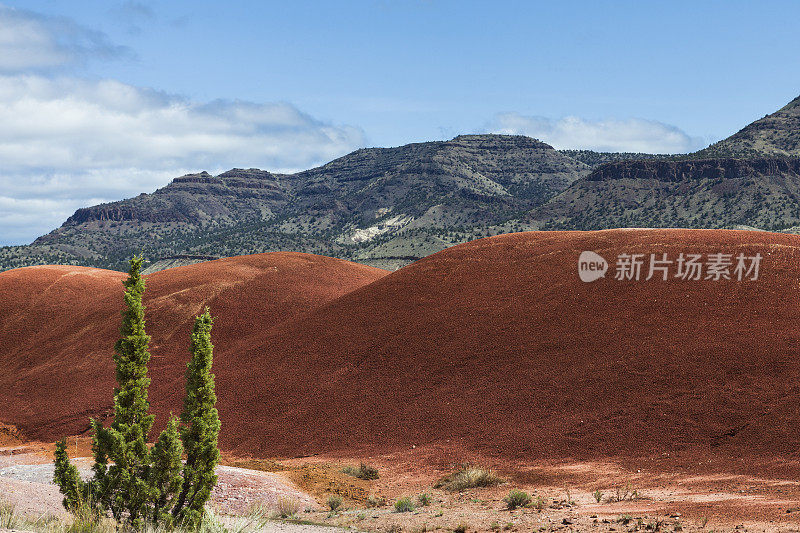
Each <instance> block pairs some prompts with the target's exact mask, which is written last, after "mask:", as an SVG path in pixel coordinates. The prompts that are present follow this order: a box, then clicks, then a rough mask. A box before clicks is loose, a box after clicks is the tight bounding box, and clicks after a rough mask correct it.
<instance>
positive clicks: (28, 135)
mask: <svg viewBox="0 0 800 533" xmlns="http://www.w3.org/2000/svg"><path fill="white" fill-rule="evenodd" d="M0 124H2V125H3V127H2V128H0V169H2V170H0V208H2V214H0V228H2V237H0V242H5V243H9V242H25V241H29V240H31V239H33V238H34V237H36V236H38V235H40V234H42V233H45V232H47V231H49V230H50V229H52V228H53V227H56V226H58V225H59V224H60V223H61V222H62V221H63V220H64V219H65V218H66V217H67V216H69V215H70V214H71V213H72V211H74V209H76V208H77V207H80V206H83V205H91V203H97V201H98V200H101V201H108V200H113V199H119V198H124V197H129V196H133V195H136V194H138V193H140V192H144V191H151V190H153V189H155V188H156V187H159V186H162V185H164V184H166V183H167V182H168V181H169V179H170V178H171V177H175V176H176V175H179V174H180V173H183V172H188V171H198V170H201V169H206V170H209V171H211V172H218V171H221V170H227V169H229V168H232V167H235V166H239V167H242V166H244V167H259V168H264V169H269V170H273V171H291V170H298V169H303V168H308V167H309V166H313V165H314V164H317V163H321V162H326V161H329V160H330V159H333V158H335V157H338V156H340V155H342V154H344V153H347V152H349V151H351V150H353V149H355V148H357V147H359V146H362V145H363V144H364V136H363V133H362V131H361V130H360V129H357V128H353V127H347V126H332V125H329V124H325V123H323V122H321V121H319V120H316V119H314V118H313V117H311V116H309V115H307V114H304V113H302V112H300V111H299V110H298V109H297V108H295V107H294V106H292V105H290V104H287V103H271V104H257V103H252V102H242V101H223V100H219V101H213V102H193V101H190V100H187V99H184V98H181V97H179V96H174V95H168V94H164V93H160V92H157V91H153V90H150V89H143V88H140V87H134V86H131V85H127V84H124V83H120V82H117V81H113V80H101V81H87V80H80V79H75V78H56V79H51V78H46V77H43V76H38V75H15V76H0ZM47 202H50V204H48V207H47V209H41V210H40V211H39V213H40V216H41V218H40V219H39V220H36V219H35V217H34V216H33V215H32V214H33V213H35V212H37V210H38V208H39V207H42V206H44V205H45V203H47ZM54 202H57V205H51V204H52V203H54ZM61 206H63V207H61ZM14 213H16V214H17V216H15V215H14Z"/></svg>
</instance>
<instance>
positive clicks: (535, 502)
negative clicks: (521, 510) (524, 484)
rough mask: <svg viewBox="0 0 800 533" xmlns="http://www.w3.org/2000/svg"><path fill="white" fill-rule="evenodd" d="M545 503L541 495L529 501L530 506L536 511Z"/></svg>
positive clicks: (542, 507)
mask: <svg viewBox="0 0 800 533" xmlns="http://www.w3.org/2000/svg"><path fill="white" fill-rule="evenodd" d="M546 505H547V500H545V499H544V498H542V497H541V496H536V497H535V498H534V499H533V501H532V502H531V507H533V508H534V509H536V510H537V511H541V510H542V509H544V508H545V506H546Z"/></svg>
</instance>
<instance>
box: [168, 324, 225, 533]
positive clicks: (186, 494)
mask: <svg viewBox="0 0 800 533" xmlns="http://www.w3.org/2000/svg"><path fill="white" fill-rule="evenodd" d="M213 322H214V320H213V319H212V318H211V313H210V312H209V310H208V308H206V309H205V312H204V313H203V314H202V315H200V316H198V317H195V321H194V330H193V331H192V345H191V350H192V359H191V360H190V361H189V364H188V366H187V370H186V398H185V400H184V406H183V412H182V413H181V422H183V423H184V424H185V426H184V427H183V428H182V429H181V440H182V441H183V448H184V450H186V466H185V467H184V470H183V487H182V488H181V492H180V494H179V496H178V501H177V503H176V505H175V508H174V510H173V515H174V516H175V517H176V518H178V519H179V520H180V522H181V523H183V524H185V525H187V526H189V527H193V526H196V525H197V523H198V522H199V519H200V516H201V515H202V511H203V506H204V505H205V503H206V501H207V500H208V497H209V496H210V495H211V489H213V488H214V485H216V483H217V476H216V474H215V473H214V469H215V467H216V466H217V461H218V460H219V449H218V448H217V436H218V435H219V429H220V422H219V416H218V414H217V410H216V408H215V407H214V405H215V404H216V402H217V396H216V394H215V393H214V374H212V373H211V364H212V362H213V358H214V345H213V344H211V325H212V324H213Z"/></svg>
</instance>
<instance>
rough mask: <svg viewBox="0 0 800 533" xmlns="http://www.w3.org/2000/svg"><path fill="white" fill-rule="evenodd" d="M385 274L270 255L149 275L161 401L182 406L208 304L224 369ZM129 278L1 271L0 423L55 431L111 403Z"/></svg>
mask: <svg viewBox="0 0 800 533" xmlns="http://www.w3.org/2000/svg"><path fill="white" fill-rule="evenodd" d="M386 274H388V272H386V271H384V270H380V269H375V268H371V267H367V266H364V265H359V264H356V263H350V262H347V261H342V260H339V259H333V258H328V257H321V256H315V255H310V254H301V253H267V254H258V255H251V256H242V257H233V258H228V259H220V260H217V261H211V262H207V263H199V264H196V265H190V266H185V267H179V268H174V269H170V270H165V271H161V272H156V273H154V274H151V275H148V276H146V277H145V279H146V281H147V290H146V294H145V306H146V307H147V311H146V312H147V332H148V334H149V335H151V337H152V340H151V343H150V352H151V353H152V359H151V362H150V377H151V378H152V385H151V388H150V398H151V400H153V401H154V403H156V404H162V405H163V404H164V403H165V402H167V403H169V407H168V408H166V409H168V410H169V409H171V410H173V411H175V412H176V413H178V412H180V406H181V401H182V398H183V387H184V373H185V371H186V362H187V361H188V357H189V352H188V347H189V336H190V334H191V328H192V324H193V316H194V315H195V314H197V313H199V312H201V311H202V309H203V307H204V306H205V305H208V306H210V307H211V308H212V310H213V313H214V315H215V317H216V318H217V319H218V320H217V322H216V324H215V326H214V332H213V335H214V343H215V344H216V345H217V347H216V350H215V361H214V367H215V371H218V370H221V369H224V368H225V367H226V366H231V365H232V366H234V367H237V365H239V364H240V363H239V362H238V361H237V358H238V357H239V354H241V353H243V351H242V346H248V347H249V346H255V345H258V344H259V343H260V342H263V339H264V336H265V334H266V332H267V330H269V329H270V328H272V327H274V326H275V325H276V324H279V323H281V322H282V321H285V320H292V319H294V318H296V317H297V316H298V315H300V314H302V313H305V312H308V311H309V310H310V309H313V308H315V307H317V306H319V305H322V304H324V303H326V302H329V301H331V300H333V299H335V298H337V297H338V296H341V295H342V294H345V293H347V292H350V291H352V290H353V289H355V288H357V287H360V286H362V285H365V284H367V283H370V282H372V281H375V280H376V279H379V278H380V277H382V276H384V275H386ZM125 277H126V275H124V274H122V273H119V272H111V271H107V270H100V269H93V268H83V267H71V266H44V267H28V268H20V269H15V270H10V271H6V272H3V273H0V366H1V367H2V368H3V372H2V373H0V405H2V408H0V422H6V423H10V424H13V425H14V426H16V427H18V428H19V429H20V430H21V431H22V432H23V434H24V435H25V436H26V437H28V438H36V439H45V440H55V439H57V438H60V436H63V435H66V434H78V433H82V432H84V431H85V430H87V429H88V426H87V421H88V417H89V416H94V417H99V418H101V419H102V418H104V417H105V415H106V414H107V413H109V412H110V410H111V402H110V398H111V394H112V391H113V387H114V366H113V361H112V359H111V356H112V354H113V344H114V342H115V340H116V338H117V337H118V335H119V333H118V329H119V324H120V320H121V317H120V311H121V310H122V305H123V304H122V292H123V290H124V288H123V287H122V281H123V280H124V279H125ZM231 385H235V384H231ZM228 388H229V389H230V387H228ZM170 402H171V403H170ZM223 402H224V400H223ZM158 414H159V415H163V412H161V413H158Z"/></svg>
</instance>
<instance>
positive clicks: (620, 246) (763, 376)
mask: <svg viewBox="0 0 800 533" xmlns="http://www.w3.org/2000/svg"><path fill="white" fill-rule="evenodd" d="M583 250H593V251H596V252H597V253H599V254H600V255H602V256H604V257H606V259H608V260H609V261H610V262H611V263H612V265H611V267H610V268H611V269H612V271H611V272H609V273H608V274H607V276H606V278H605V279H601V280H599V281H596V282H594V283H583V282H581V281H580V280H579V278H578V276H577V258H578V255H579V254H580V252H581V251H583ZM740 251H743V252H745V253H746V254H747V255H754V254H755V253H756V252H760V253H761V254H762V255H763V256H764V260H763V262H762V266H761V276H760V279H759V280H758V281H742V282H737V281H735V280H731V281H718V282H714V281H681V280H675V279H670V280H669V281H661V280H651V281H639V282H632V281H631V282H619V281H614V280H613V268H614V266H613V262H614V260H615V259H616V256H617V254H619V253H623V252H625V253H644V254H648V256H649V254H650V253H657V254H661V253H664V252H667V253H669V255H670V256H671V257H672V258H673V259H674V258H675V257H676V256H677V254H678V253H680V252H684V253H704V254H705V253H715V252H723V253H733V254H736V253H739V252H740ZM272 258H278V259H280V260H278V259H275V262H274V263H270V261H272ZM798 259H800V237H797V236H791V235H780V234H771V233H761V232H736V231H688V230H612V231H603V232H586V233H583V232H544V233H522V234H512V235H504V236H500V237H494V238H489V239H483V240H480V241H475V242H472V243H468V244H465V245H461V246H457V247H454V248H451V249H448V250H445V251H443V252H440V253H438V254H435V255H434V256H431V257H429V258H426V259H424V260H421V261H419V262H417V263H415V264H413V265H410V266H408V267H405V268H403V269H401V270H399V271H397V272H395V273H392V274H390V275H387V276H384V274H385V273H384V272H382V271H376V270H374V269H369V268H367V267H362V266H358V265H352V264H348V263H346V262H342V261H336V260H332V259H325V258H319V257H314V256H307V255H302V254H267V255H261V256H252V257H240V258H234V259H230V260H221V261H214V262H211V263H204V264H199V265H192V266H189V267H182V268H178V269H174V270H169V271H164V272H160V273H156V274H153V275H151V276H149V277H148V292H147V301H146V303H147V305H148V320H149V324H150V327H149V329H148V332H149V333H150V335H152V337H153V343H152V345H151V346H152V350H151V351H152V353H153V361H152V364H151V377H152V379H153V384H152V387H151V400H152V403H153V408H154V410H155V411H156V413H157V414H158V415H159V420H160V421H161V422H163V420H164V417H165V416H166V414H167V413H168V412H169V411H170V410H173V411H176V412H177V411H178V410H179V409H180V399H181V397H182V394H183V372H184V368H185V362H186V359H187V357H188V353H187V349H186V348H187V345H188V331H189V329H190V325H191V322H190V321H191V316H192V315H193V314H194V313H197V312H198V311H200V310H201V308H202V306H203V305H206V304H210V305H211V307H212V312H213V313H214V314H215V315H216V316H217V323H216V325H215V329H214V332H213V334H214V343H215V345H216V350H215V361H214V366H215V373H216V376H217V394H218V397H219V404H218V407H219V410H220V416H221V419H222V423H223V429H222V435H221V442H222V445H223V447H224V448H225V449H227V450H230V451H233V452H239V453H252V454H255V455H260V456H273V455H282V456H297V455H307V454H313V453H332V454H343V455H344V454H356V453H372V452H389V451H393V450H397V451H402V450H407V449H409V448H410V447H411V446H412V445H416V446H418V447H424V448H430V447H442V448H445V449H448V450H450V451H451V453H452V455H453V456H454V458H456V457H457V456H458V455H459V454H460V453H462V452H465V453H466V452H470V453H480V454H486V455H497V456H502V457H506V458H527V459H536V458H544V457H547V458H550V459H554V458H567V457H573V458H579V459H580V458H597V457H603V456H628V457H631V456H649V457H656V456H658V457H661V456H662V454H675V453H683V454H686V453H690V452H691V453H690V454H695V453H696V454H698V455H697V457H698V458H702V457H703V455H704V454H705V455H708V454H710V453H714V454H722V455H726V456H729V457H736V456H739V455H747V456H749V457H754V456H761V457H765V458H766V457H776V456H786V455H793V454H795V450H798V449H800V431H796V428H798V427H800V408H798V407H797V406H798V405H800V385H798V384H799V383H800V360H799V359H798V357H797V352H798V346H799V344H800V306H798V298H797V291H798V284H799V283H800V282H799V281H798V280H799V279H800V276H799V275H798V274H800V265H798V264H797V261H798ZM298 263H300V264H298ZM287 264H288V265H287ZM301 267H302V268H301ZM273 268H277V269H278V271H277V272H275V271H273V270H272V269H273ZM645 268H646V265H645ZM68 272H76V274H72V277H73V278H74V277H76V276H78V275H80V276H83V278H81V280H82V283H83V285H81V284H73V285H69V283H70V281H69V278H68V277H67V276H65V275H64V274H66V273H68ZM282 272H286V273H287V277H286V278H284V277H282ZM89 273H91V276H90V275H89ZM56 274H58V275H56ZM645 274H646V272H645ZM92 276H94V278H97V279H94V278H93V277H92ZM122 277H123V276H122V275H120V274H116V273H107V272H99V271H96V270H91V269H75V268H71V267H59V268H56V267H48V268H40V269H21V270H16V271H10V272H6V273H3V274H0V354H2V355H0V357H3V364H4V368H10V369H11V372H8V373H6V372H4V373H3V375H2V376H0V391H2V393H1V394H3V402H4V404H5V403H6V402H8V406H9V407H8V408H6V407H5V405H4V409H3V411H2V414H0V420H2V421H3V422H8V423H12V424H14V425H16V426H18V427H20V428H21V429H22V430H23V432H25V433H26V434H28V435H29V436H34V437H39V438H47V439H52V438H55V437H57V436H59V435H61V434H64V433H70V432H73V433H74V432H79V431H82V430H84V429H85V428H86V417H87V416H88V415H89V414H97V413H99V412H102V411H103V409H105V408H107V407H108V403H107V398H109V397H110V393H111V388H112V386H113V372H112V364H111V361H110V353H111V350H110V346H111V344H113V341H114V339H115V337H116V333H115V329H116V327H117V323H118V314H117V311H118V309H119V308H120V306H121V300H120V290H121V289H120V285H119V281H121V279H122ZM56 278H57V279H58V282H57V283H56V284H55V285H53V286H51V284H52V283H53V282H52V281H50V280H51V279H56ZM370 282H372V283H370ZM59 283H60V284H63V288H62V287H61V285H59ZM48 287H49V289H48ZM359 287H360V288H359ZM45 289H47V290H48V292H45V293H43V291H45ZM56 289H58V290H56ZM48 293H51V294H53V295H58V296H59V298H52V297H51V298H50V299H52V300H54V302H49V303H48V302H45V301H44V300H47V297H46V294H48ZM43 294H44V295H43ZM65 294H69V295H70V298H73V299H74V300H73V301H71V302H67V303H65V302H64V301H63V300H64V298H63V296H64V295H65ZM34 295H35V296H34ZM59 301H61V303H58V302H59ZM31 302H34V304H31ZM305 310H307V312H302V311H305ZM9 324H10V325H11V327H9ZM72 332H77V333H72ZM6 360H7V361H8V362H6ZM54 378H60V381H58V382H57V385H53V381H52V380H53V379H54ZM87 385H88V386H87ZM6 391H13V394H10V395H9V394H8V392H6ZM65 406H66V407H65ZM65 409H66V411H67V412H66V414H64V415H62V414H61V413H64V410H65Z"/></svg>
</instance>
